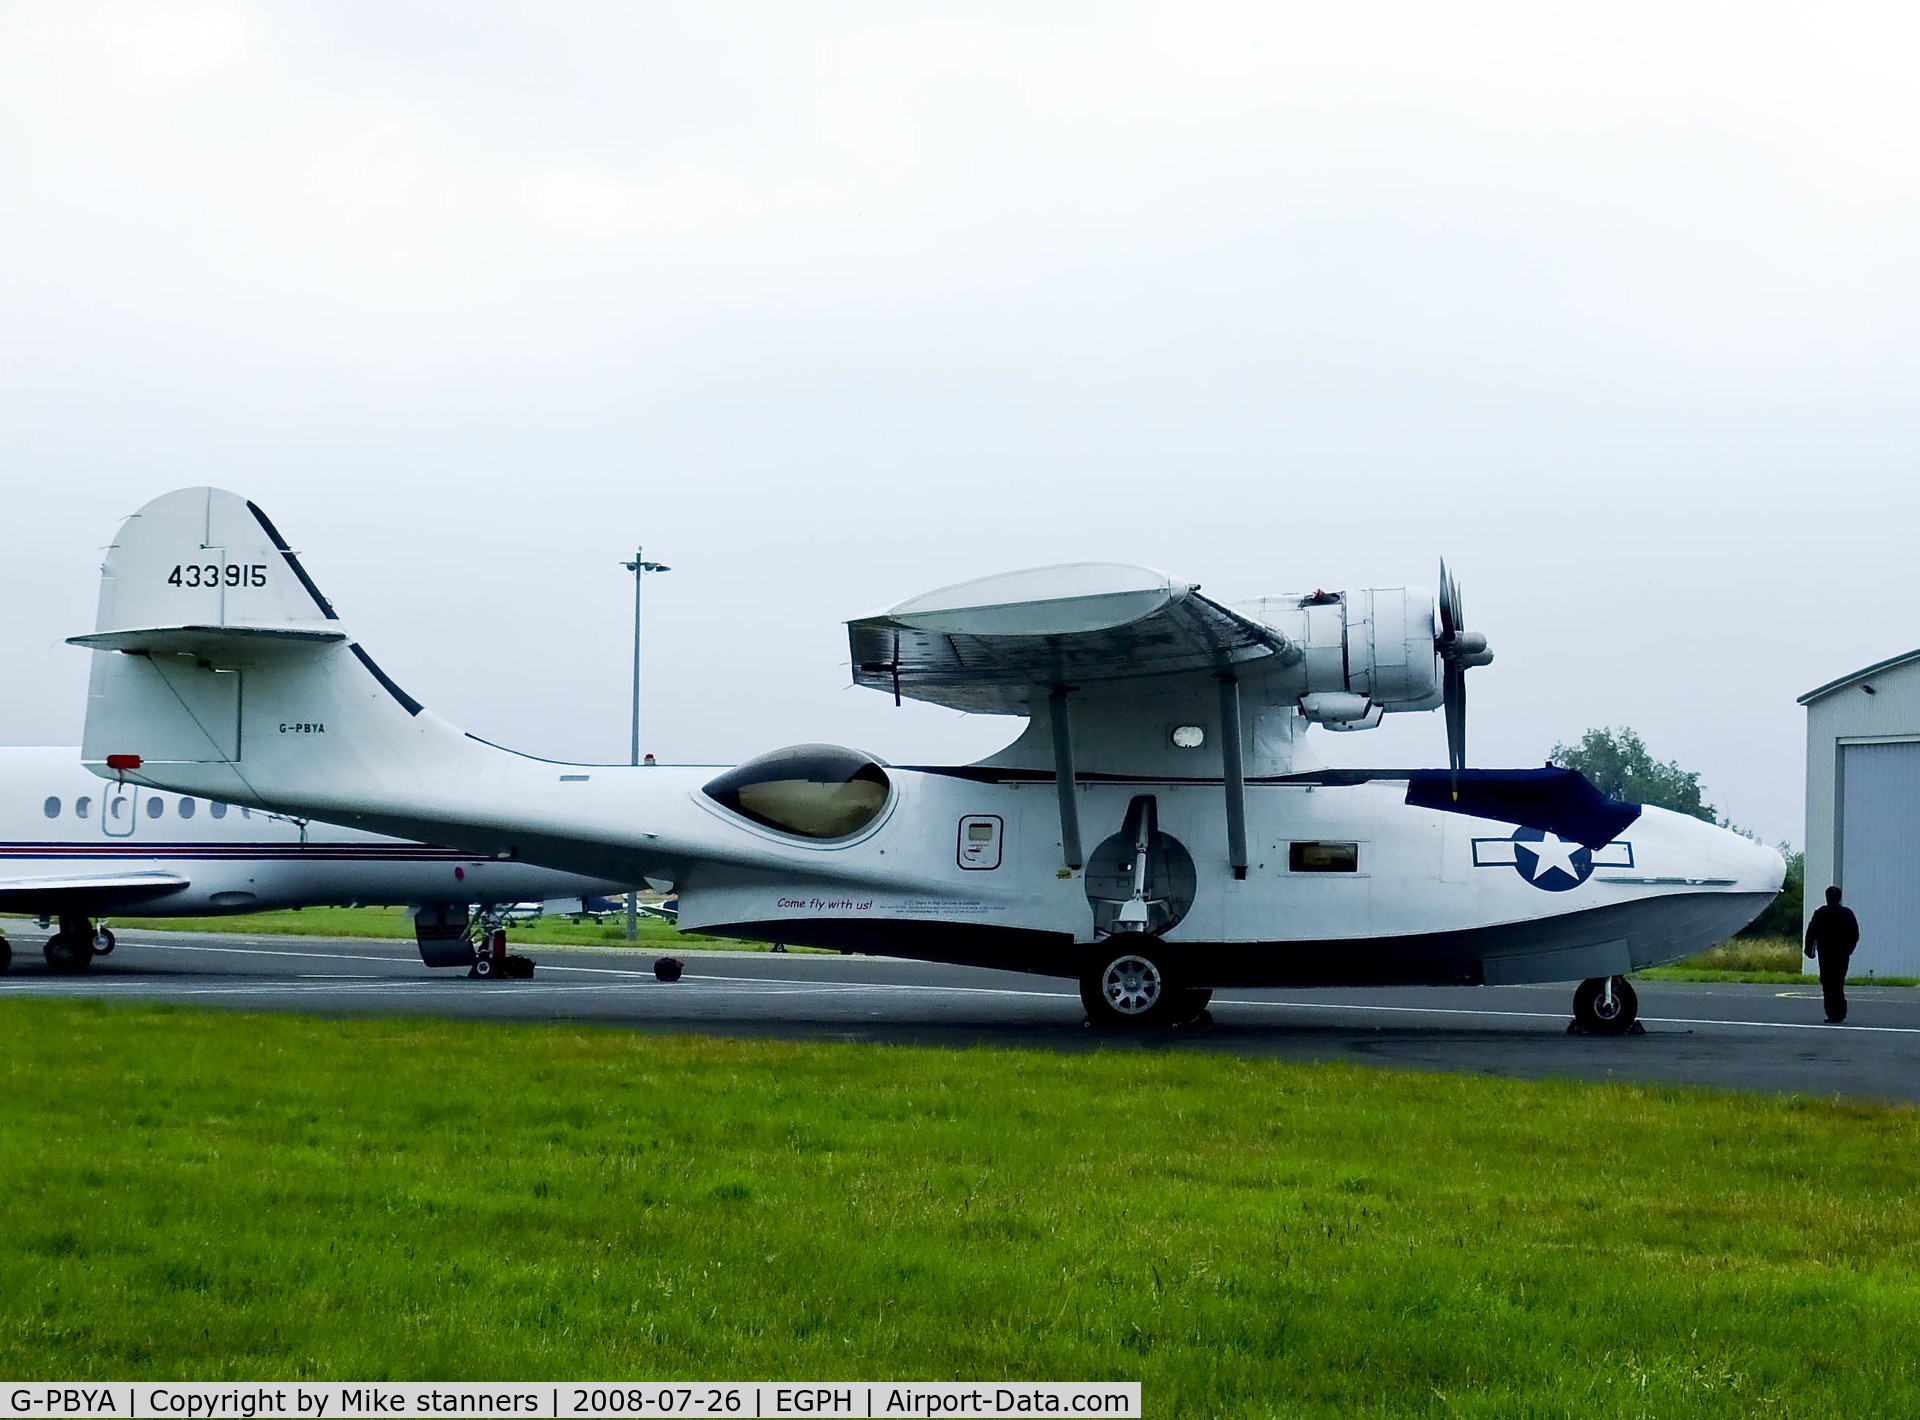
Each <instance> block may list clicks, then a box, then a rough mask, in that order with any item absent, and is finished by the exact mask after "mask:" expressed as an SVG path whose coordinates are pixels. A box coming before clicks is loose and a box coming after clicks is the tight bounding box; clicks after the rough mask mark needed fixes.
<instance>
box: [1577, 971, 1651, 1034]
mask: <svg viewBox="0 0 1920 1420" xmlns="http://www.w3.org/2000/svg"><path fill="white" fill-rule="evenodd" d="M1646 1031H1647V1028H1646V1027H1645V1026H1643V1025H1641V1024H1640V998H1639V997H1638V996H1637V995H1635V994H1634V990H1633V983H1632V982H1630V981H1628V980H1627V978H1626V977H1624V976H1592V977H1588V978H1587V979H1586V980H1585V981H1583V982H1581V983H1580V989H1579V990H1577V991H1575V992H1574V993H1573V1020H1572V1021H1571V1022H1569V1023H1568V1025H1567V1034H1568V1035H1628V1034H1633V1035H1645V1034H1646Z"/></svg>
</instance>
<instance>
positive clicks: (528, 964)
mask: <svg viewBox="0 0 1920 1420" xmlns="http://www.w3.org/2000/svg"><path fill="white" fill-rule="evenodd" d="M467 975H468V976H470V977H478V978H480V979H482V980H490V979H492V978H493V977H496V976H505V977H510V978H513V979H514V980H525V979H526V978H527V977H529V976H532V975H533V958H532V957H523V956H516V955H515V954H514V953H512V952H510V951H508V950H507V930H506V928H504V927H494V928H493V929H492V930H491V931H487V930H482V931H481V933H480V939H479V940H478V941H477V942H475V943H474V944H473V966H472V967H471V968H469V970H468V971H467Z"/></svg>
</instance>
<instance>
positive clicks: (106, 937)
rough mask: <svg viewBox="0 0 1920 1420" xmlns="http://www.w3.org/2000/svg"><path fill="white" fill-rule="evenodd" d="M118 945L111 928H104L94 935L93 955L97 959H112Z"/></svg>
mask: <svg viewBox="0 0 1920 1420" xmlns="http://www.w3.org/2000/svg"><path fill="white" fill-rule="evenodd" d="M117 945H118V943H117V942H115V940H114V936H113V931H112V929H111V928H107V927H102V928H101V929H100V930H99V931H98V932H95V933H94V934H93V954H94V955H95V956H97V957H110V956H112V955H113V949H114V947H115V946H117Z"/></svg>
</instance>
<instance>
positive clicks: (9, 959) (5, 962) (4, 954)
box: [0, 937, 13, 971]
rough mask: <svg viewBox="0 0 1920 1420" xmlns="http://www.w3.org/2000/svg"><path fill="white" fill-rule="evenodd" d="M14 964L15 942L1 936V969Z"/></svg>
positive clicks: (3, 969)
mask: <svg viewBox="0 0 1920 1420" xmlns="http://www.w3.org/2000/svg"><path fill="white" fill-rule="evenodd" d="M12 965H13V943H11V942H9V941H8V940H7V939H6V938H5V937H0V971H5V970H6V969H7V968H8V967H10V966H12Z"/></svg>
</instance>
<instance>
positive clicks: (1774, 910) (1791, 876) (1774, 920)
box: [1733, 843, 1807, 941]
mask: <svg viewBox="0 0 1920 1420" xmlns="http://www.w3.org/2000/svg"><path fill="white" fill-rule="evenodd" d="M1780 856H1781V857H1783V858H1785V859H1786V860H1787V879H1786V881H1785V882H1783V883H1781V884H1780V896H1778V897H1776V898H1775V899H1774V900H1773V901H1772V902H1770V903H1768V904H1767V910H1766V911H1765V912H1763V913H1761V914H1760V915H1759V916H1758V917H1756V918H1754V919H1753V921H1751V922H1749V923H1748V924H1747V925H1746V926H1744V927H1742V928H1741V929H1740V930H1739V931H1738V932H1735V933H1734V934H1733V935H1734V936H1736V937H1791V938H1793V939H1794V940H1795V941H1798V940H1799V938H1800V923H1801V918H1802V915H1803V914H1804V913H1805V912H1806V910H1807V855H1806V854H1804V853H1795V852H1792V851H1791V850H1790V849H1789V848H1788V847H1787V845H1786V844H1784V843H1782V844H1781V845H1780Z"/></svg>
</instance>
